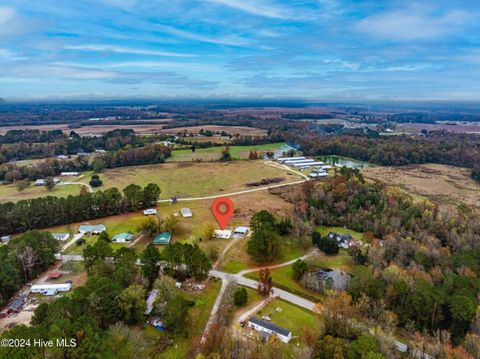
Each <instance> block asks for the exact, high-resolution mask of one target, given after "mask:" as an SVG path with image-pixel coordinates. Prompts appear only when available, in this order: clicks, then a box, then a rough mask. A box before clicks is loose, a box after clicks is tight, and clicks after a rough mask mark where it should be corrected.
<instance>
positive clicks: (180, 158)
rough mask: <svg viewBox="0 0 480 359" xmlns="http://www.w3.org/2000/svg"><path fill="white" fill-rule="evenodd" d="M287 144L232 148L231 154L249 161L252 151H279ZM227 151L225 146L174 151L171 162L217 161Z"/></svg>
mask: <svg viewBox="0 0 480 359" xmlns="http://www.w3.org/2000/svg"><path fill="white" fill-rule="evenodd" d="M284 146H285V144H284V143H283V142H278V143H267V144H264V145H252V146H230V154H231V155H232V157H233V158H237V159H248V154H249V153H250V151H258V152H267V151H272V152H273V151H278V150H280V149H281V148H282V147H284ZM224 149H225V147H224V146H215V147H209V148H197V149H196V150H195V152H192V150H190V149H185V150H174V151H172V157H171V158H169V159H168V161H169V162H185V161H215V160H218V159H219V158H220V153H221V152H222V151H223V150H224Z"/></svg>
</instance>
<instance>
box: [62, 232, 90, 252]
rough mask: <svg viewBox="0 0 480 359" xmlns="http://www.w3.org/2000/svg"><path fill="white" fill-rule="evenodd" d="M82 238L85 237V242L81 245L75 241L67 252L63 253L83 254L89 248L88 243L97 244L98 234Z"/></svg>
mask: <svg viewBox="0 0 480 359" xmlns="http://www.w3.org/2000/svg"><path fill="white" fill-rule="evenodd" d="M82 239H85V243H84V244H82V245H80V246H79V245H77V243H73V244H72V245H71V246H70V247H68V248H67V250H66V251H65V252H63V254H82V253H83V250H84V249H85V248H87V246H88V245H91V246H93V245H94V244H95V242H96V241H97V239H98V236H83V237H82Z"/></svg>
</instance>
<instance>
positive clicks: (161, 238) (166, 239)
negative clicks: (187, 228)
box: [153, 232, 172, 244]
mask: <svg viewBox="0 0 480 359" xmlns="http://www.w3.org/2000/svg"><path fill="white" fill-rule="evenodd" d="M170 238H172V235H171V234H170V232H162V233H160V234H157V235H156V236H155V238H154V239H153V244H168V243H170Z"/></svg>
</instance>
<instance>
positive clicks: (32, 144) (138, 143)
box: [0, 129, 164, 164]
mask: <svg viewBox="0 0 480 359" xmlns="http://www.w3.org/2000/svg"><path fill="white" fill-rule="evenodd" d="M162 138H164V136H148V137H147V136H137V135H136V133H135V131H133V130H130V129H116V130H112V131H108V132H106V133H105V134H103V135H101V136H83V137H81V136H79V135H78V134H77V133H76V132H75V131H70V134H69V135H67V134H65V133H63V132H62V131H61V130H52V131H40V130H10V131H7V133H6V134H5V135H4V136H0V164H2V163H6V162H8V161H14V160H15V161H18V160H25V159H34V158H45V157H53V156H58V155H67V156H68V155H74V154H77V153H79V152H85V153H88V152H93V151H95V150H97V149H101V150H105V151H118V150H121V149H127V148H131V147H143V146H146V145H149V144H152V143H154V142H155V141H157V140H160V139H162Z"/></svg>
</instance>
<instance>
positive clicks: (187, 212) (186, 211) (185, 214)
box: [180, 208, 193, 218]
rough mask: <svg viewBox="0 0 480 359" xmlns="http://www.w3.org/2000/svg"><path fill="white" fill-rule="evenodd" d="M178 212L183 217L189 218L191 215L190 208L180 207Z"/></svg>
mask: <svg viewBox="0 0 480 359" xmlns="http://www.w3.org/2000/svg"><path fill="white" fill-rule="evenodd" d="M180 213H181V214H182V217H183V218H190V217H192V216H193V214H192V210H191V209H190V208H182V209H181V210H180Z"/></svg>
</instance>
